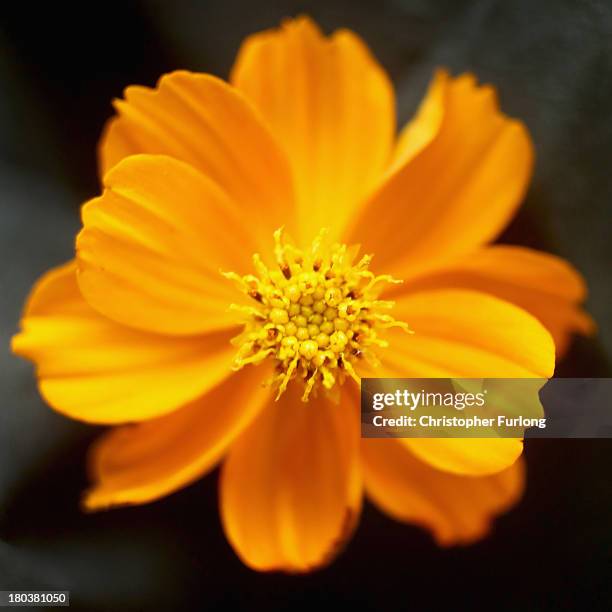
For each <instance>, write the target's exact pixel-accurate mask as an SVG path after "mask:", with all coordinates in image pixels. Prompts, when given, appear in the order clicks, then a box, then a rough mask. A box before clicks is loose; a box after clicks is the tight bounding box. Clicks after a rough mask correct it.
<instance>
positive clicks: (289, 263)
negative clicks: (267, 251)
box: [223, 228, 411, 402]
mask: <svg viewBox="0 0 612 612" xmlns="http://www.w3.org/2000/svg"><path fill="white" fill-rule="evenodd" d="M327 233H328V232H327V230H325V229H324V230H321V232H319V234H318V235H317V237H316V238H315V239H314V241H313V243H312V246H311V248H310V250H308V251H302V250H300V249H298V248H297V247H295V246H294V245H292V244H291V243H290V242H289V241H288V240H287V239H286V237H285V236H284V234H283V230H282V228H281V229H278V230H276V231H275V232H274V259H275V261H276V268H268V267H267V266H266V265H265V264H264V262H263V260H262V259H261V257H260V256H259V255H258V254H255V255H254V256H253V265H254V267H255V271H256V275H252V274H248V275H245V276H240V275H238V274H236V273H235V272H223V275H224V276H225V278H227V279H229V280H231V281H233V282H235V283H236V285H237V287H238V288H239V289H240V291H242V292H243V293H244V294H246V295H247V296H249V297H250V298H251V299H253V300H254V301H255V302H256V303H257V306H245V305H236V304H232V305H231V306H230V309H231V310H233V311H236V312H238V313H240V314H241V315H242V317H243V321H244V330H243V332H242V333H241V334H240V335H239V336H237V337H236V338H234V339H233V341H232V342H233V343H234V344H235V345H236V346H238V347H239V348H238V352H237V354H236V357H235V358H234V364H233V368H234V369H235V370H239V369H241V368H243V367H244V366H246V365H249V364H258V363H261V362H263V361H265V360H267V359H274V360H275V361H276V368H275V374H274V376H273V378H272V379H271V381H270V384H271V385H272V386H274V387H276V389H277V395H276V399H278V398H279V397H280V396H281V395H282V394H283V393H284V392H285V391H286V389H287V386H288V384H289V383H290V382H291V381H292V380H293V381H295V382H296V384H298V383H299V384H301V385H303V394H302V400H303V401H305V402H306V401H308V400H309V398H310V397H311V396H316V395H317V394H318V393H319V392H325V393H327V394H332V393H335V392H336V391H337V390H336V389H335V387H336V385H337V384H343V383H344V381H345V379H346V378H347V377H350V378H352V379H353V380H355V381H356V382H360V378H359V375H358V374H357V372H356V371H355V367H354V364H356V363H357V362H359V361H361V360H365V361H367V362H368V363H371V364H376V363H378V358H377V357H376V355H375V353H374V351H373V349H374V348H376V347H383V348H384V347H386V346H387V344H388V343H387V341H386V340H384V339H382V338H381V337H380V335H379V332H380V330H382V329H388V328H391V327H398V328H400V329H403V330H405V331H407V332H409V333H411V332H410V329H409V327H408V325H407V324H406V323H404V322H402V321H396V320H395V319H394V318H393V317H392V316H391V315H390V314H389V313H388V311H390V310H391V309H392V308H393V306H394V302H392V301H390V300H379V299H378V296H379V294H380V291H381V290H382V285H383V284H384V283H398V282H401V281H398V280H396V279H394V278H392V277H391V276H389V275H388V274H383V275H380V276H375V275H374V274H373V273H372V272H371V271H370V270H369V269H368V268H369V265H370V263H371V261H372V256H371V255H364V256H363V257H361V259H359V260H358V261H357V263H353V262H354V261H355V259H356V257H357V253H358V247H347V246H346V245H343V244H331V245H330V244H328V242H327V239H326V238H327ZM252 303H253V302H252Z"/></svg>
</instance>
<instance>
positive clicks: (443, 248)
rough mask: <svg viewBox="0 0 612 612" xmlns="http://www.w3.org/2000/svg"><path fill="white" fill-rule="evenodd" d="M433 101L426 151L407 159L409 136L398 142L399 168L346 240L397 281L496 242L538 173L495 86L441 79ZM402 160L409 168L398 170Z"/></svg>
mask: <svg viewBox="0 0 612 612" xmlns="http://www.w3.org/2000/svg"><path fill="white" fill-rule="evenodd" d="M441 89H444V92H443V93H444V95H442V94H441V91H440V90H441ZM428 98H429V99H427V100H426V102H425V103H424V104H425V106H427V107H428V108H430V110H429V111H428V112H427V113H426V117H433V119H430V120H429V121H428V122H427V121H425V124H426V126H427V130H428V131H427V130H426V132H427V134H426V137H425V138H423V137H421V140H420V141H419V142H417V145H418V146H422V144H423V142H426V143H427V142H428V144H427V146H425V147H424V148H422V149H421V150H419V151H418V154H416V155H412V156H411V155H407V156H406V154H405V152H404V151H405V149H406V147H407V139H408V138H409V137H410V136H411V135H410V133H407V135H406V136H405V137H404V138H402V139H400V142H399V147H400V150H399V152H398V153H397V154H396V162H395V163H394V164H393V165H392V166H391V169H390V172H389V174H388V176H387V178H386V180H385V181H384V182H383V184H382V185H381V187H380V188H379V189H378V190H377V191H376V192H375V193H374V195H373V196H372V197H371V199H370V201H369V203H368V204H367V205H366V208H365V210H364V213H363V214H362V215H361V216H360V217H359V218H358V219H356V221H355V225H354V227H353V229H352V230H351V231H349V238H348V240H347V241H348V242H359V243H361V244H362V245H363V247H364V249H365V251H366V252H372V253H375V254H376V260H377V262H378V265H379V266H380V269H381V270H385V271H386V272H389V273H391V274H394V275H396V276H398V277H399V278H403V277H404V276H405V275H406V274H407V272H406V271H407V270H410V269H414V268H415V267H417V266H419V265H422V264H424V263H427V262H429V261H431V260H435V259H436V258H443V257H446V256H449V255H454V254H461V253H466V252H469V251H471V250H472V249H474V248H475V247H477V246H479V245H482V244H484V243H486V242H488V241H490V240H491V239H493V238H495V236H497V234H498V233H499V232H500V231H501V230H502V229H503V227H504V226H505V225H506V224H507V222H508V221H509V220H510V218H511V217H512V216H513V214H514V212H515V210H516V208H517V206H518V204H519V203H520V201H521V200H522V198H523V195H524V192H525V190H526V187H527V184H528V182H529V179H530V176H531V170H532V166H533V150H532V144H531V140H530V138H529V134H528V133H527V130H526V128H525V126H524V125H523V124H522V123H520V122H519V121H516V120H512V119H509V118H508V117H506V116H505V115H503V114H502V113H501V112H500V110H499V107H498V104H497V100H496V96H495V91H494V89H493V88H492V87H490V86H481V87H478V86H477V85H476V82H475V79H474V77H473V76H471V75H463V76H460V77H458V78H456V79H447V78H445V76H444V73H438V75H437V77H436V80H435V82H434V84H433V85H432V86H431V87H430V91H429V94H428ZM432 109H433V110H432ZM440 113H442V115H443V116H442V120H441V121H439V127H438V131H437V133H436V135H435V137H433V138H432V137H431V133H432V132H433V131H434V130H435V127H436V125H437V123H436V122H437V121H438V117H439V114H440ZM417 140H418V138H417ZM418 146H417V149H418ZM402 155H404V156H405V157H406V161H405V162H404V163H398V160H399V162H401V161H402Z"/></svg>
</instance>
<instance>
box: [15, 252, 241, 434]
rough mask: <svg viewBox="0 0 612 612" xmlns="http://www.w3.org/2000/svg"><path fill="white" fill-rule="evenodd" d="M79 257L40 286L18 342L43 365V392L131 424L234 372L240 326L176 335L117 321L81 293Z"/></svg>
mask: <svg viewBox="0 0 612 612" xmlns="http://www.w3.org/2000/svg"><path fill="white" fill-rule="evenodd" d="M75 269H76V266H75V264H74V262H71V263H68V264H66V265H64V266H61V267H59V268H55V269H54V270H51V271H50V272H48V273H47V274H45V275H44V276H43V277H42V278H41V279H40V280H39V281H38V283H37V284H36V285H35V287H34V289H33V290H32V294H31V295H30V298H29V300H28V303H27V305H26V308H25V312H24V314H23V319H22V321H21V329H22V331H21V332H20V333H19V334H18V335H16V336H15V337H14V338H13V342H12V349H13V351H14V352H15V353H17V354H18V355H21V356H23V357H26V358H28V359H30V360H32V361H33V362H34V363H35V364H36V366H37V375H38V379H39V385H40V392H41V394H42V395H43V397H44V398H45V399H46V400H47V402H49V404H50V405H51V406H53V407H54V408H55V409H56V410H58V411H59V412H61V413H63V414H65V415H67V416H69V417H72V418H75V419H79V420H82V421H88V422H91V423H126V422H130V421H141V420H145V419H151V418H154V417H158V416H160V415H162V414H166V413H168V412H171V411H173V410H175V409H176V408H177V407H179V406H181V405H183V404H185V403H186V402H189V401H191V400H193V399H194V398H195V397H197V396H198V395H200V394H202V393H205V392H206V391H207V390H208V389H211V388H212V387H214V386H215V385H217V384H218V383H219V382H220V381H221V380H223V379H224V378H225V377H226V376H228V375H229V374H230V372H231V370H230V364H231V359H232V357H233V355H234V352H235V349H234V347H232V345H231V344H230V338H231V337H232V335H234V334H235V331H234V332H232V331H225V332H217V333H214V334H209V335H206V336H199V337H184V338H173V337H171V336H160V335H157V334H151V333H145V332H141V331H137V330H134V329H130V328H127V327H124V326H122V325H118V324H116V323H113V322H112V321H110V320H109V319H106V318H105V317H102V316H100V315H99V314H98V313H97V312H96V311H95V310H93V309H92V308H91V307H90V306H89V305H88V304H87V302H85V300H84V299H83V298H82V296H81V294H80V293H79V290H78V286H77V283H76V275H75V271H76V270H75Z"/></svg>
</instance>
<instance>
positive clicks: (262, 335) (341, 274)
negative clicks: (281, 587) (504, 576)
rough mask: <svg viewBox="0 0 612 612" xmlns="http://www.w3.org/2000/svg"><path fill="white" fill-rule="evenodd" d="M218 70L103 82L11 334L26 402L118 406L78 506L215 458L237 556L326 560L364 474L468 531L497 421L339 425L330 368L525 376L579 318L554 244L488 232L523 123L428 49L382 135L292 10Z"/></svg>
mask: <svg viewBox="0 0 612 612" xmlns="http://www.w3.org/2000/svg"><path fill="white" fill-rule="evenodd" d="M230 83H231V84H229V85H228V84H226V83H224V82H223V81H221V80H219V79H217V78H214V77H212V76H209V75H204V74H193V73H189V72H185V71H179V72H174V73H172V74H169V75H166V76H164V77H162V79H161V80H160V81H159V83H158V85H157V87H156V88H155V89H148V88H145V87H128V88H127V90H126V92H125V99H124V100H118V101H116V103H115V107H116V109H117V115H116V117H114V118H113V119H112V120H111V121H110V122H109V124H108V126H107V129H106V130H105V132H104V136H103V138H102V141H101V144H100V168H101V174H102V176H103V182H104V191H103V193H102V195H101V196H100V197H98V198H95V199H93V200H91V201H90V202H88V203H87V204H85V206H84V207H83V229H82V231H81V233H80V234H79V236H78V239H77V254H76V261H75V262H71V263H68V264H66V265H64V266H62V267H60V268H57V269H55V270H52V271H50V272H49V273H48V274H46V275H45V276H44V277H43V278H42V279H41V280H40V281H39V282H38V283H37V285H36V286H35V287H34V289H33V291H32V295H31V296H30V298H29V300H28V303H27V305H26V308H25V313H24V316H23V320H22V322H21V326H22V331H21V332H20V333H19V334H18V335H17V336H16V337H15V338H14V340H13V350H14V351H15V352H16V353H17V354H19V355H23V356H25V357H27V358H29V359H31V360H32V361H34V362H35V363H36V365H37V374H38V380H39V385H40V391H41V393H42V395H43V396H44V397H45V399H46V400H47V401H48V402H49V404H51V406H53V407H54V408H55V409H56V410H58V411H60V412H61V413H63V414H65V415H67V416H70V417H72V418H75V419H80V420H83V421H87V422H91V423H104V424H111V425H119V426H118V427H116V428H114V429H113V430H111V431H110V432H109V433H107V434H106V435H104V436H103V437H102V438H101V439H100V440H99V441H98V443H97V444H96V445H95V447H94V448H93V450H92V453H91V473H92V478H93V486H92V488H91V489H90V490H89V491H88V492H87V494H86V497H85V499H84V505H85V507H86V508H87V509H89V510H95V509H99V508H105V507H109V506H115V505H120V504H139V503H145V502H150V501H152V500H155V499H158V498H160V497H162V496H164V495H168V494H170V493H172V492H173V491H176V490H178V489H180V488H181V487H183V486H185V485H186V484H188V483H190V482H192V481H194V480H196V479H197V478H200V477H201V476H202V475H203V474H205V473H206V472H208V471H209V470H211V469H212V468H213V467H214V466H215V465H216V464H217V463H218V462H219V461H220V460H221V459H223V460H224V461H223V465H222V468H221V478H220V507H221V516H222V520H223V525H224V528H225V531H226V534H227V537H228V539H229V541H230V543H231V544H232V546H233V547H234V549H235V550H236V552H237V553H238V555H239V556H240V557H241V559H243V561H244V562H245V563H246V564H248V565H249V566H251V567H253V568H256V569H259V570H271V569H281V570H285V571H297V572H300V571H307V570H310V569H312V568H314V567H316V566H319V565H321V564H323V563H325V562H326V561H328V560H329V559H331V558H332V557H333V555H334V553H336V552H337V550H338V548H339V546H340V544H342V542H344V541H345V539H346V538H347V537H348V536H349V534H350V532H351V530H352V529H353V527H354V526H355V524H356V521H357V518H358V515H359V510H360V506H361V500H362V493H363V491H364V490H365V492H366V493H367V494H368V495H369V496H370V498H371V499H372V500H373V501H374V502H375V503H376V504H377V505H378V506H379V507H380V508H382V509H383V510H385V511H386V512H388V513H389V514H390V515H391V516H393V517H396V518H398V519H399V520H403V521H409V522H414V523H417V524H421V525H423V526H425V527H427V528H429V529H430V530H431V531H432V532H433V535H434V537H435V538H436V540H437V541H438V542H439V543H440V544H444V545H450V544H455V543H465V542H470V541H472V540H474V539H476V538H479V537H481V536H482V535H483V534H484V533H486V531H487V529H488V527H489V524H490V521H491V519H492V517H493V516H494V515H495V514H496V513H499V512H501V511H502V510H504V509H506V508H507V507H509V506H510V505H511V504H512V503H513V502H514V501H515V500H516V499H517V498H518V496H519V495H520V492H521V490H522V483H523V464H522V462H521V460H520V459H519V460H518V461H517V458H519V456H520V453H521V450H522V441H520V440H512V439H505V440H486V439H482V440H448V439H446V440H439V439H431V440H361V439H360V434H359V414H358V386H357V384H355V383H354V382H353V379H355V380H357V381H358V380H359V377H360V376H361V375H363V374H367V373H369V374H370V375H375V376H399V377H402V376H403V377H451V376H459V377H470V376H478V377H482V376H484V377H503V376H508V377H524V376H526V377H532V376H536V377H549V376H550V375H552V372H553V369H554V345H553V338H554V342H555V343H556V346H557V350H558V352H562V351H563V350H564V349H565V347H566V346H567V343H568V339H569V337H570V336H571V334H572V333H574V332H583V333H586V332H589V331H590V330H591V327H592V323H591V321H590V319H589V317H588V316H587V315H586V314H585V313H583V312H582V311H581V310H580V308H579V304H580V302H581V301H582V300H583V298H584V295H585V288H584V284H583V282H582V280H581V278H580V276H579V275H578V273H577V272H575V271H574V269H573V268H572V267H571V266H570V265H569V264H567V263H566V262H564V261H562V260H560V259H558V258H556V257H553V256H551V255H546V254H543V253H539V252H537V251H532V250H529V249H526V248H522V247H512V246H501V245H500V246H488V243H489V242H490V241H491V240H492V239H494V238H495V237H496V236H497V235H498V234H499V232H500V231H501V230H502V228H503V227H504V225H505V224H506V223H507V222H508V221H509V219H510V218H511V217H512V215H513V214H514V212H515V210H516V208H517V206H518V205H519V203H520V201H521V199H522V197H523V194H524V192H525V189H526V187H527V184H528V181H529V178H530V175H531V170H532V165H533V152H532V145H531V142H530V139H529V135H528V133H527V130H526V129H525V127H524V126H523V125H522V124H521V123H520V122H519V121H516V120H512V119H509V118H507V117H506V116H505V115H503V114H502V113H501V112H500V110H499V107H498V104H497V101H496V96H495V91H494V90H493V88H492V87H489V86H478V85H477V83H476V80H475V78H474V77H473V76H472V75H469V74H465V75H462V76H460V77H458V78H452V77H450V76H449V74H448V73H447V72H445V71H444V70H439V71H438V72H437V73H436V74H435V76H434V79H433V81H432V83H431V85H430V87H429V90H428V92H427V95H426V97H425V99H424V101H423V103H422V104H421V107H420V108H419V111H418V113H417V114H416V116H415V118H414V119H413V120H412V121H411V122H410V123H409V124H408V125H407V126H406V127H405V128H404V129H403V130H402V131H401V133H400V135H399V137H398V138H397V139H396V138H395V136H394V133H395V125H394V116H395V114H394V97H393V89H392V86H391V84H390V82H389V80H388V78H387V76H386V74H385V72H384V71H383V69H382V68H381V67H380V66H379V65H378V64H377V63H376V61H375V60H374V58H373V57H372V56H371V55H370V53H369V51H368V49H367V48H366V47H365V45H364V44H363V42H362V41H361V40H360V39H359V38H358V37H357V36H356V35H354V34H353V33H351V32H349V31H346V30H342V31H339V32H336V33H335V34H334V35H333V36H331V37H329V38H327V37H325V36H323V35H322V34H321V33H320V31H319V30H318V29H317V27H316V26H315V24H313V23H312V22H311V21H310V20H309V19H307V18H299V19H296V20H294V21H288V22H286V23H285V24H284V25H283V27H282V28H281V29H279V30H271V31H267V32H263V33H260V34H256V35H254V36H252V37H250V38H249V39H248V40H247V41H246V42H245V43H244V44H243V46H242V49H241V50H240V53H239V55H238V59H237V62H236V64H235V66H234V69H233V71H232V75H231V79H230ZM281 227H282V228H283V229H282V230H280V229H279V228H281ZM355 244H360V245H361V250H360V253H361V255H358V253H357V251H358V250H359V249H357V248H354V247H352V246H350V245H355ZM347 245H348V246H347ZM363 253H365V255H363ZM254 254H258V255H256V256H254V257H253V255H254ZM370 255H374V256H375V258H374V260H373V262H371V259H372V258H371V256H370ZM371 264H372V265H373V266H374V268H375V269H376V272H377V274H379V275H378V276H376V275H374V274H373V273H372V272H370V268H371V267H372V265H371ZM220 271H221V272H220ZM395 279H399V280H402V281H404V282H403V284H401V285H400V284H397V283H396V280H395ZM389 297H390V298H391V299H389ZM408 325H409V326H410V330H412V331H413V332H414V333H412V334H410V333H406V332H407V331H409V330H408ZM546 328H547V329H548V331H547V330H546ZM549 332H550V333H549ZM551 335H552V336H551ZM124 423H130V425H122V424H124ZM134 423H136V424H134Z"/></svg>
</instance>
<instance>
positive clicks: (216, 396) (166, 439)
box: [83, 367, 270, 510]
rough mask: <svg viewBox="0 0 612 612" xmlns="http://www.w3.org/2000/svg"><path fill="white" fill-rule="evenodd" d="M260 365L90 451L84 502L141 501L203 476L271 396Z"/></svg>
mask: <svg viewBox="0 0 612 612" xmlns="http://www.w3.org/2000/svg"><path fill="white" fill-rule="evenodd" d="M263 376H264V372H263V371H262V368H255V367H251V368H245V369H243V370H241V371H240V372H237V373H236V374H235V375H233V376H231V377H230V378H228V379H227V380H226V381H224V382H223V383H221V384H220V385H218V386H217V387H215V388H214V389H213V390H212V391H210V392H208V393H207V394H206V395H205V396H203V397H200V398H198V399H197V400H195V401H193V402H192V403H190V404H188V405H187V406H184V407H182V408H180V409H178V410H176V411H175V412H173V413H172V414H168V415H166V416H163V417H160V418H158V419H154V420H151V421H147V422H146V423H139V424H138V425H128V426H123V427H116V428H114V429H113V430H111V431H110V432H109V433H107V434H106V435H104V436H103V437H102V438H100V440H98V442H97V443H96V444H95V445H94V447H93V448H92V449H91V454H90V466H91V473H92V478H93V480H94V485H93V487H92V488H91V489H90V490H89V491H88V492H87V494H86V496H85V499H84V502H83V503H84V506H85V508H87V509H88V510H98V509H101V508H108V507H109V506H117V505H125V504H142V503H146V502H149V501H153V500H155V499H159V498H160V497H163V496H165V495H168V494H170V493H173V492H174V491H177V490H178V489H181V488H183V487H185V486H187V485H188V484H190V483H191V482H193V481H194V480H196V479H198V478H200V477H201V476H203V475H204V474H205V473H206V472H207V471H208V470H209V469H211V468H212V467H213V466H214V465H215V463H216V462H217V461H218V460H219V458H220V457H221V455H222V454H223V453H224V452H225V451H226V449H227V447H228V446H229V444H230V443H231V442H232V441H233V440H234V438H235V437H236V435H238V434H239V433H240V432H241V431H242V430H243V429H244V427H246V425H248V423H249V422H250V421H251V420H252V418H253V417H254V416H255V415H256V414H257V413H258V412H259V410H260V408H261V407H262V406H263V405H264V404H265V402H266V401H267V400H268V398H269V396H270V389H269V388H264V387H263V386H262V384H261V381H262V377H263Z"/></svg>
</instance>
